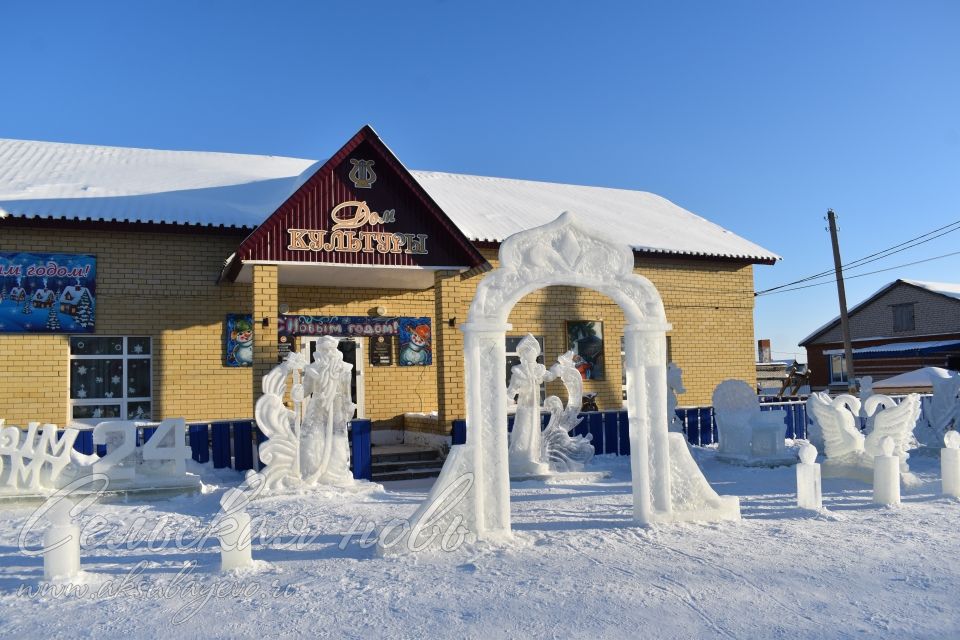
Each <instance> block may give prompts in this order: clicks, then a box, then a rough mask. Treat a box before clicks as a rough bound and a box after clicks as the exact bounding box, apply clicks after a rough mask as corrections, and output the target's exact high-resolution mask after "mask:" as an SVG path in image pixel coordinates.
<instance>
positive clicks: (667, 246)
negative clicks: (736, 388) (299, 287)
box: [0, 129, 781, 264]
mask: <svg viewBox="0 0 960 640" xmlns="http://www.w3.org/2000/svg"><path fill="white" fill-rule="evenodd" d="M371 130H372V129H371ZM381 142H382V140H381ZM384 144H385V143H384ZM388 148H389V147H388ZM324 162H325V161H311V160H307V159H302V158H287V157H284V156H273V155H253V154H240V153H230V152H219V151H210V152H207V151H179V150H155V149H146V148H139V147H109V146H104V145H88V144H77V143H59V142H47V141H29V140H15V139H3V138H0V219H3V218H16V219H21V220H54V221H56V220H63V221H66V220H69V221H78V222H91V223H115V224H138V223H139V224H147V225H170V226H171V227H178V226H181V227H205V228H211V229H216V228H224V229H237V230H251V229H255V228H256V227H257V226H259V225H260V224H262V222H263V221H265V220H266V219H267V218H268V217H269V216H270V215H271V214H272V213H274V211H276V207H278V206H280V205H281V204H282V203H283V202H284V201H285V200H286V199H288V198H289V197H290V196H291V195H292V194H293V193H295V192H296V190H297V189H298V188H300V187H301V186H302V185H303V184H304V183H305V182H306V181H307V180H308V179H309V178H310V176H312V175H314V174H315V173H316V171H317V169H319V168H320V167H321V166H322V165H323V164H324ZM401 164H402V163H401ZM410 173H411V175H412V176H413V177H414V179H416V180H417V182H419V183H420V184H421V186H422V187H423V188H424V190H425V191H426V192H427V193H428V194H429V195H430V196H431V197H432V198H434V200H437V201H438V204H439V205H440V207H441V209H442V210H444V211H446V212H447V213H448V216H449V217H450V218H451V221H452V222H453V223H454V224H455V225H456V226H457V227H460V228H461V231H463V232H464V235H466V236H467V237H468V238H469V239H470V240H471V241H472V242H486V243H501V242H503V240H504V239H505V238H506V237H509V236H510V235H512V234H513V233H516V232H518V231H520V230H523V228H525V227H523V225H507V226H504V225H502V224H501V222H502V219H503V218H504V215H503V212H502V211H501V212H499V213H498V212H493V213H492V214H491V213H490V212H489V211H488V208H487V207H486V202H484V200H483V199H482V198H477V197H476V193H475V192H473V193H472V194H471V195H472V199H470V198H467V197H461V196H462V194H457V193H456V189H454V196H455V197H454V200H456V199H457V198H458V197H459V198H460V200H462V201H466V205H463V202H461V203H460V204H461V206H460V207H458V209H465V210H460V211H458V212H457V215H454V214H453V213H451V212H450V211H449V210H448V207H447V206H445V205H444V203H443V202H440V201H439V200H441V198H439V197H437V196H436V195H435V194H434V193H433V192H432V189H431V184H430V182H431V181H430V180H429V179H427V180H424V179H423V178H424V177H425V176H433V177H438V176H439V177H442V178H444V179H446V181H447V182H448V183H449V184H447V185H446V189H447V191H448V193H447V197H446V199H447V200H448V201H449V200H450V197H449V191H450V184H453V185H455V186H456V187H457V188H460V186H463V188H465V189H466V191H467V192H468V193H470V190H471V188H473V189H476V188H477V185H481V187H480V188H481V191H483V190H484V189H485V190H486V191H487V192H490V193H496V192H498V191H499V190H502V189H507V188H508V187H515V186H516V185H522V186H524V187H526V188H528V189H530V188H532V189H534V191H532V192H530V191H527V192H524V191H520V192H518V193H519V195H518V193H513V194H512V195H508V196H505V199H504V202H507V204H509V205H510V206H512V207H513V210H512V211H508V212H507V213H512V214H514V217H516V213H517V211H521V212H522V210H524V209H526V207H527V204H528V203H529V202H531V201H536V200H539V199H540V198H539V197H536V196H538V195H542V196H544V197H543V199H544V200H549V201H551V203H550V206H551V208H550V210H551V211H552V207H555V206H556V205H557V204H558V203H557V201H558V200H562V199H564V198H566V197H570V198H571V199H573V200H576V199H577V198H580V199H581V200H583V198H585V197H589V198H594V197H595V198H597V199H602V198H603V197H606V198H607V199H608V200H610V201H613V202H615V203H616V204H617V205H618V207H622V208H612V209H610V210H608V211H606V212H605V211H602V205H601V204H597V205H596V208H599V209H601V211H600V213H597V212H596V211H595V212H594V214H596V215H597V216H598V218H599V219H603V215H601V214H604V215H605V214H606V213H608V212H609V211H620V210H625V211H630V212H631V215H634V216H638V217H634V218H633V220H632V221H631V223H632V228H631V226H630V225H627V227H626V228H625V231H627V232H628V233H627V234H626V235H628V236H630V235H632V236H633V238H627V241H628V244H629V245H630V246H631V248H632V249H633V250H634V251H636V252H639V253H648V254H656V255H664V256H691V257H705V258H723V259H735V260H745V261H751V262H759V263H768V264H773V263H775V262H776V261H778V260H780V259H781V257H780V256H779V255H777V254H775V253H773V252H770V251H768V250H766V249H764V248H763V247H761V246H759V245H756V244H755V243H752V242H750V241H749V240H746V239H745V238H742V237H741V236H738V235H737V234H735V233H733V232H731V231H729V230H727V229H725V228H723V227H721V226H719V225H717V224H715V223H713V222H711V221H710V220H708V219H706V218H703V217H702V216H699V215H697V214H694V213H692V212H689V211H687V210H686V209H683V208H682V207H679V206H678V205H676V204H674V203H672V202H670V201H669V200H667V199H666V198H663V197H662V196H659V195H657V194H653V193H649V192H644V191H636V190H628V189H615V188H609V187H594V186H586V185H566V184H562V183H551V182H542V181H532V180H521V179H515V178H496V177H489V176H470V175H466V174H452V173H444V172H427V171H410ZM251 194H252V196H253V197H252V198H251V197H250V196H251ZM585 194H586V196H585ZM611 194H612V195H611ZM481 195H482V193H481ZM280 196H282V197H280ZM511 197H512V200H511V199H510V198H511ZM18 203H19V207H17V204H18ZM478 203H483V204H482V205H479V206H478ZM590 204H592V203H590ZM4 205H6V207H4ZM71 207H73V208H74V211H73V212H72V213H62V211H64V210H66V211H70V208H71ZM569 208H571V209H574V210H576V207H569ZM138 209H140V211H138ZM542 209H543V207H541V211H540V212H539V214H538V217H533V219H532V221H530V220H529V219H528V223H529V224H531V225H532V226H536V224H539V223H540V222H539V219H542V218H543V211H542ZM134 212H136V213H134ZM674 212H676V213H674ZM557 213H559V210H558V211H557ZM498 216H499V218H498ZM683 216H689V218H687V219H688V220H690V222H691V223H693V224H694V226H695V227H696V232H697V233H695V234H693V235H692V236H690V237H686V236H683V234H679V235H678V234H677V233H675V228H674V227H676V226H678V225H679V224H680V223H681V222H682V221H683V220H684V218H683ZM507 217H509V216H507ZM471 219H476V221H471ZM465 221H466V223H465ZM644 224H646V225H647V228H646V229H645V228H643V225H644ZM484 225H486V228H484ZM465 227H466V228H465ZM648 230H652V231H653V233H652V236H651V237H650V238H649V239H650V240H652V241H653V242H654V243H656V244H655V245H649V244H641V243H637V242H636V240H637V239H639V240H641V242H642V239H643V238H644V237H645V236H644V234H645V233H646V232H647V231H648ZM491 231H492V233H491ZM671 234H672V235H671ZM638 236H639V237H638ZM681 236H683V237H681ZM630 239H633V240H634V242H630ZM658 241H659V242H658ZM698 245H699V246H698Z"/></svg>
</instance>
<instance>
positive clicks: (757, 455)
mask: <svg viewBox="0 0 960 640" xmlns="http://www.w3.org/2000/svg"><path fill="white" fill-rule="evenodd" d="M713 411H714V416H715V418H716V421H717V432H718V435H719V437H720V447H719V453H718V455H717V458H718V459H719V460H723V461H724V462H732V463H734V464H741V465H745V466H751V467H775V466H779V465H788V464H794V463H795V462H796V461H797V456H796V455H795V454H794V453H793V452H789V451H787V449H786V443H785V438H786V431H787V426H786V423H785V422H784V418H785V416H786V412H785V411H782V410H779V409H777V410H772V411H761V410H760V401H759V399H758V398H757V394H756V392H755V391H754V390H753V389H752V388H751V387H750V385H748V384H747V383H746V382H744V381H742V380H724V381H723V382H721V383H720V384H719V385H717V388H716V389H714V390H713Z"/></svg>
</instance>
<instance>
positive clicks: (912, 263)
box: [758, 251, 960, 296]
mask: <svg viewBox="0 0 960 640" xmlns="http://www.w3.org/2000/svg"><path fill="white" fill-rule="evenodd" d="M956 255H960V251H954V252H952V253H945V254H943V255H940V256H934V257H932V258H926V259H924V260H916V261H914V262H905V263H903V264H898V265H896V266H894V267H887V268H886V269H877V270H876V271H868V272H866V273H858V274H857V275H855V276H847V277H845V278H844V279H845V280H852V279H854V278H862V277H863V276H872V275H873V274H875V273H883V272H884V271H893V270H894V269H900V268H902V267H910V266H913V265H915V264H922V263H924V262H931V261H933V260H939V259H941V258H949V257H950V256H956ZM825 284H832V283H831V282H816V283H814V284H807V285H804V286H802V287H793V288H791V289H780V290H778V291H771V292H769V293H766V294H763V295H774V294H777V293H787V292H788V291H798V290H800V289H809V288H811V287H820V286H823V285H825ZM759 295H760V294H758V296H759Z"/></svg>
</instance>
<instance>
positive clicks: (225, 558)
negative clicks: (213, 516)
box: [217, 489, 253, 571]
mask: <svg viewBox="0 0 960 640" xmlns="http://www.w3.org/2000/svg"><path fill="white" fill-rule="evenodd" d="M246 502H247V498H246V497H245V496H244V494H243V492H242V491H240V490H239V489H230V490H229V491H227V492H226V493H224V495H223V498H222V499H221V501H220V504H221V505H222V506H223V508H224V511H223V512H222V516H221V518H220V523H219V531H220V533H219V535H218V536H217V539H218V540H219V541H220V570H221V571H230V570H231V569H239V568H242V567H249V566H251V565H252V564H253V549H252V544H251V540H250V538H251V520H250V514H248V513H247V512H246V508H245V507H246Z"/></svg>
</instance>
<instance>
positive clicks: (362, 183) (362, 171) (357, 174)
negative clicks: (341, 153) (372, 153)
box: [348, 158, 377, 189]
mask: <svg viewBox="0 0 960 640" xmlns="http://www.w3.org/2000/svg"><path fill="white" fill-rule="evenodd" d="M350 164H352V165H353V169H350V174H349V176H348V177H349V178H350V181H351V182H353V186H355V187H356V188H357V189H370V188H371V187H373V183H374V182H376V181H377V174H375V173H374V172H373V164H374V161H373V160H356V159H354V158H350Z"/></svg>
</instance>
